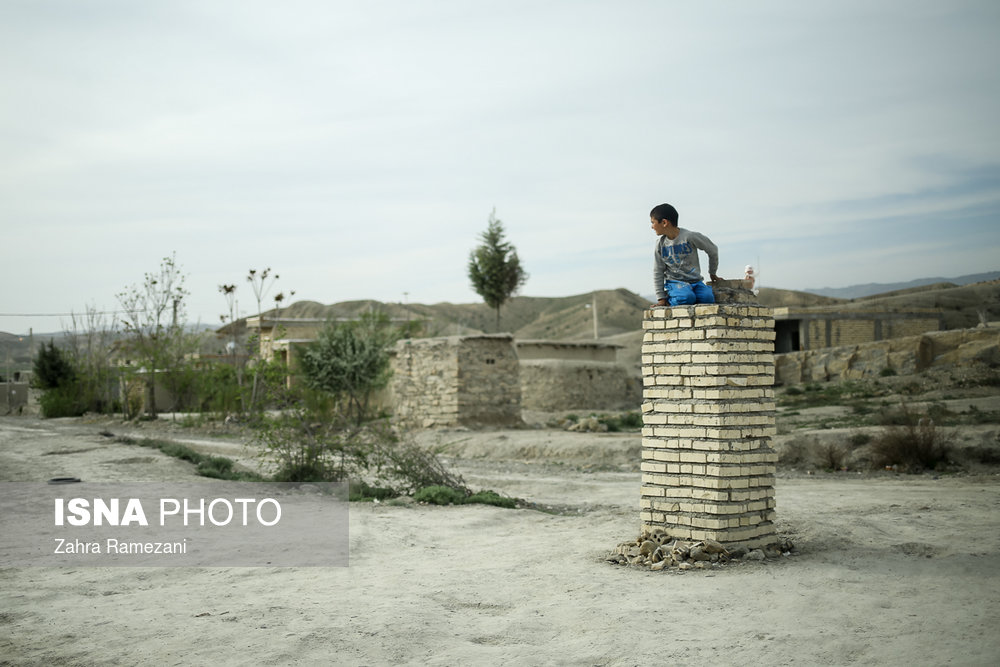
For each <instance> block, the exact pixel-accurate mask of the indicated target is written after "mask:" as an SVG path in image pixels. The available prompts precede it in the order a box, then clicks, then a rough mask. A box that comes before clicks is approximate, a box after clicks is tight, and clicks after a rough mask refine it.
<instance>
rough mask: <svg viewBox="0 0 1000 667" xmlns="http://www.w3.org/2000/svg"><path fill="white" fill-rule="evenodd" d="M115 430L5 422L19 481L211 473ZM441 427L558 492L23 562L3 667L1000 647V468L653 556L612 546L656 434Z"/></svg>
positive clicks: (792, 489)
mask: <svg viewBox="0 0 1000 667" xmlns="http://www.w3.org/2000/svg"><path fill="white" fill-rule="evenodd" d="M107 428H108V427H107V425H106V424H103V425H97V424H85V423H82V422H81V421H80V420H50V421H38V420H31V419H17V418H0V480H3V481H29V480H39V481H42V480H46V479H49V478H51V477H56V476H68V475H71V476H76V477H80V478H82V479H85V480H92V481H105V482H106V481H124V480H129V481H136V480H144V479H145V480H153V479H155V480H184V479H191V478H192V476H193V475H194V473H193V469H192V466H191V465H190V464H187V463H185V462H182V461H178V460H176V459H171V458H168V457H166V456H164V455H162V454H160V453H159V452H157V451H155V450H151V449H146V448H139V447H136V446H130V445H124V444H120V443H116V442H114V441H113V439H112V438H110V437H107V436H105V435H101V434H100V433H99V432H100V431H101V430H106V429H107ZM111 430H112V431H119V432H124V431H125V430H126V428H125V427H124V426H121V427H116V428H113V429H111ZM421 437H422V438H423V441H424V442H426V443H428V444H434V445H436V446H439V447H441V448H442V449H443V451H444V453H445V455H447V456H450V457H453V458H452V462H453V464H454V465H455V466H456V467H457V469H458V470H459V471H460V472H461V473H462V474H463V475H464V476H465V479H466V481H467V482H469V483H470V485H471V486H473V487H476V488H492V489H495V490H497V491H500V492H503V493H507V494H510V495H514V496H518V497H522V498H527V499H529V500H533V501H535V502H538V503H540V504H543V505H550V506H552V508H553V511H552V512H541V511H535V510H504V509H498V508H494V507H488V506H461V507H437V506H423V505H388V504H385V503H383V504H355V505H352V507H351V517H350V532H351V534H350V542H351V554H350V563H351V564H350V567H348V568H301V569H297V568H285V569H278V568H59V569H55V568H4V569H2V570H0V600H2V611H0V664H3V665H53V664H70V665H76V664H79V665H118V664H123V665H124V664H129V665H131V664H163V665H192V664H213V665H242V664H262V665H288V664H300V665H313V664H344V665H382V664H431V665H434V664H440V665H474V664H500V665H502V664H509V665H525V664H531V665H534V664H542V665H642V664H650V663H660V662H670V663H674V664H752V665H764V664H766V665H791V664H796V665H801V664H808V665H846V664H880V665H914V664H919V665H931V664H933V665H943V664H952V665H995V664H1000V636H998V633H997V628H998V627H1000V576H998V574H997V573H998V572H1000V555H998V554H1000V483H998V482H1000V479H998V477H997V476H995V475H992V476H991V475H979V476H949V477H941V478H935V477H933V476H917V477H905V476H899V477H897V476H871V475H863V476H862V475H844V476H839V475H814V476H805V475H802V476H790V475H779V479H778V482H777V487H776V494H777V502H778V507H777V512H778V528H779V532H780V533H781V534H782V535H784V536H787V537H790V538H791V539H792V540H793V541H794V542H795V543H796V545H797V547H798V549H799V555H796V556H789V557H784V558H781V559H779V560H773V561H767V562H763V563H740V564H735V565H728V566H725V567H721V568H716V569H709V570H701V571H691V572H686V573H680V572H676V571H664V572H649V571H642V570H637V569H630V568H626V567H621V566H613V565H610V564H608V563H606V562H605V561H604V557H605V556H606V555H607V554H608V552H609V551H610V550H611V549H612V548H613V547H614V546H615V545H616V544H617V543H619V542H621V541H625V540H629V539H632V538H634V537H635V536H636V535H637V534H638V530H639V520H638V494H639V492H638V487H639V475H638V472H637V471H636V468H637V462H634V461H632V460H631V457H632V456H633V455H634V454H635V452H636V449H635V447H636V442H637V437H636V436H634V435H633V436H628V435H607V434H605V435H587V434H565V433H562V432H553V431H545V430H540V431H530V430H524V431H510V432H499V431H493V432H484V433H478V432H472V431H465V432H458V431H455V432H434V433H428V434H423V435H422V436H421ZM189 439H191V440H200V441H201V445H199V446H203V447H207V448H212V447H215V448H217V450H216V451H218V452H219V453H222V452H226V453H228V454H230V455H239V452H240V451H242V447H241V446H240V444H239V443H234V442H232V441H218V440H212V439H208V438H201V437H192V438H189ZM244 455H245V453H244ZM247 460H249V459H247Z"/></svg>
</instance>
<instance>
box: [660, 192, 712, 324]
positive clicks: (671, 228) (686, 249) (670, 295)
mask: <svg viewBox="0 0 1000 667" xmlns="http://www.w3.org/2000/svg"><path fill="white" fill-rule="evenodd" d="M649 220H650V222H651V223H652V227H653V231H654V232H656V235H657V236H658V237H659V238H658V239H657V241H656V253H655V255H654V257H653V283H654V288H655V290H656V298H657V302H656V305H657V306H687V305H691V304H694V303H715V295H714V293H713V292H712V288H711V287H709V286H708V285H706V284H705V282H704V280H703V279H702V276H701V264H700V263H699V261H698V251H699V250H701V251H703V252H704V253H705V254H706V255H708V275H709V276H710V277H711V279H712V280H713V281H716V280H719V276H717V275H716V274H715V272H716V271H718V270H719V249H718V248H717V247H716V245H715V244H714V243H712V241H711V240H710V239H709V238H708V237H707V236H705V235H704V234H699V233H698V232H693V231H691V230H689V229H684V228H683V227H678V226H677V209H675V208H674V207H673V206H671V205H670V204H660V205H659V206H657V207H655V208H654V209H653V210H652V211H650V212H649Z"/></svg>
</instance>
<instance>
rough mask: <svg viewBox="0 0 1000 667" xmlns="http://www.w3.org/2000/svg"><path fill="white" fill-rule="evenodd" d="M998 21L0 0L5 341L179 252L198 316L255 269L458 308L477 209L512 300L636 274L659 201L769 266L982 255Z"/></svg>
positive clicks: (823, 7)
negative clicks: (493, 238)
mask: <svg viewBox="0 0 1000 667" xmlns="http://www.w3.org/2000/svg"><path fill="white" fill-rule="evenodd" d="M998 34H1000V3H998V2H996V1H995V0H984V1H982V2H973V1H965V2H963V1H949V2H942V1H940V0H930V1H923V0H892V1H879V0H862V1H850V0H835V1H810V2H801V1H799V0H787V1H773V2H753V1H749V0H748V1H746V2H742V1H741V2H735V1H730V2H711V1H709V2H697V3H695V2H686V1H684V2H682V1H667V0H660V1H646V2H643V1H635V0H614V1H611V0H608V1H599V2H598V1H585V0H577V1H568V0H565V1H564V0H545V1H539V0H530V1H519V0H496V1H493V0H453V1H446V0H419V2H415V1H410V0H365V1H364V2H360V1H357V0H353V1H351V2H341V1H338V0H283V1H282V2H271V1H267V2H264V1H255V0H227V1H223V0H191V1H185V0H169V1H168V0H161V1H155V0H145V1H142V2H136V1H135V0H117V1H107V0H105V1H101V0H86V1H80V0H65V1H62V2H54V1H52V0H3V2H0V77H2V78H0V81H2V86H0V225H2V231H3V235H2V239H3V255H2V261H0V280H2V281H3V292H2V294H3V296H2V301H0V330H2V331H9V332H13V333H26V332H27V331H28V329H29V328H31V327H33V328H34V330H35V331H36V332H46V331H54V330H58V329H60V328H61V326H63V325H65V324H67V323H68V321H69V320H68V318H66V317H12V316H11V314H28V313H37V314H57V313H68V312H71V311H72V312H82V311H83V310H85V309H86V308H87V307H96V308H98V309H100V310H109V311H111V310H115V309H116V308H118V303H117V301H116V296H115V295H116V294H118V293H119V292H121V291H123V290H124V289H126V288H127V287H129V286H130V285H133V284H139V283H141V282H142V280H143V276H144V274H145V273H147V272H152V271H155V270H156V269H157V267H158V266H159V264H160V261H161V259H162V258H163V257H165V256H169V255H170V254H171V253H176V258H177V262H178V263H179V264H180V266H181V269H182V271H183V272H184V273H185V274H186V275H187V283H186V287H187V289H188V291H189V292H190V293H191V294H190V297H189V300H188V319H189V320H190V321H192V322H194V321H199V320H200V321H201V322H202V323H213V322H218V318H219V314H221V313H222V312H224V311H225V310H226V307H225V302H224V299H223V297H222V296H221V295H220V294H219V292H218V286H219V285H221V284H224V283H235V284H237V285H239V291H238V294H239V298H240V308H241V310H242V311H243V312H244V313H247V312H250V311H252V310H253V308H254V306H253V299H252V295H251V291H250V289H249V286H248V284H247V283H246V281H245V276H246V274H247V271H248V269H250V268H257V269H263V268H265V267H272V268H273V269H274V270H275V271H276V272H277V273H278V274H280V276H281V278H280V280H279V281H278V282H277V284H276V287H275V291H278V290H284V291H285V292H286V293H287V292H288V291H289V290H295V291H296V294H295V296H294V297H293V299H292V300H294V301H297V300H302V299H308V300H312V301H318V302H321V303H327V304H328V303H335V302H338V301H344V300H350V299H366V298H371V299H378V300H380V301H403V300H404V298H405V299H406V300H408V301H409V302H411V303H413V302H418V303H438V302H442V301H450V302H455V303H473V302H477V301H479V300H480V299H479V297H478V296H477V295H476V294H475V293H474V292H473V291H472V289H471V288H470V287H469V281H468V279H467V276H466V264H467V261H468V255H469V251H470V250H471V249H472V248H473V247H474V246H475V245H477V243H478V242H479V235H480V233H481V232H482V231H483V230H484V229H485V227H486V224H487V220H488V219H489V216H490V212H491V211H492V210H493V209H494V207H495V208H496V214H497V217H498V218H499V219H500V220H502V222H503V223H504V226H505V228H506V230H507V236H508V239H509V240H510V241H511V242H513V243H514V245H515V246H516V247H517V249H518V252H519V255H520V258H521V260H522V263H523V265H524V267H525V268H526V269H527V271H528V272H529V274H530V278H529V280H528V282H527V284H526V286H525V287H524V289H523V290H522V292H521V293H522V294H525V295H528V296H568V295H572V294H581V293H586V292H589V291H591V290H595V289H613V288H617V287H625V288H628V289H630V290H632V291H635V292H637V293H639V294H643V295H647V294H651V293H652V292H653V286H652V278H651V275H652V249H653V244H654V242H655V236H654V234H653V232H652V231H651V230H650V227H649V216H648V214H649V209H650V208H652V207H653V206H654V205H656V204H659V203H662V202H670V203H672V204H674V205H675V206H676V207H677V208H678V210H679V211H680V223H681V226H682V227H687V228H689V229H694V230H698V231H701V232H703V233H705V234H707V235H708V236H709V237H711V238H712V240H713V241H715V242H716V243H717V244H718V245H719V247H720V255H721V265H720V275H722V277H742V273H743V268H744V266H745V265H746V264H753V265H755V266H757V268H758V273H759V276H760V283H761V284H762V285H765V286H770V287H780V288H785V289H803V288H809V287H813V288H817V287H825V286H829V287H840V286H846V285H852V284H857V283H866V282H894V281H905V280H910V279H914V278H920V277H928V276H944V277H954V276H959V275H964V274H968V273H978V272H983V271H992V270H1000V254H998V248H1000V224H998V223H1000V219H998V218H1000V130H998V128H1000V120H998V119H1000V39H998V38H997V35H998ZM703 268H707V267H706V266H705V264H704V261H703ZM404 293H406V296H405V297H404Z"/></svg>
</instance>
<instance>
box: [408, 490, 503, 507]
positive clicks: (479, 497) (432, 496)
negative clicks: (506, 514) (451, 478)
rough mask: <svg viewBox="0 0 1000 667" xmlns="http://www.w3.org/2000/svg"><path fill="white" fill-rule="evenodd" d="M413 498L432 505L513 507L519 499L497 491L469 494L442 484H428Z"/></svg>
mask: <svg viewBox="0 0 1000 667" xmlns="http://www.w3.org/2000/svg"><path fill="white" fill-rule="evenodd" d="M413 499H414V500H415V501H417V502H418V503H429V504H431V505H473V504H479V505H493V506H495V507H504V508H507V509H513V508H515V507H517V499H515V498H509V497H507V496H501V495H500V494H499V493H497V492H496V491H489V490H486V491H478V492H476V493H473V494H469V493H468V492H467V490H466V489H456V488H454V487H451V486H443V485H440V484H437V485H434V486H426V487H424V488H422V489H419V490H418V491H417V492H416V493H414V494H413Z"/></svg>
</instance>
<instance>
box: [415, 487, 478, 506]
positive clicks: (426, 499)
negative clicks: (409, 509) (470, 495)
mask: <svg viewBox="0 0 1000 667" xmlns="http://www.w3.org/2000/svg"><path fill="white" fill-rule="evenodd" d="M413 499H414V500H415V501H417V502H418V503H429V504H431V505H461V504H462V503H464V502H465V499H466V494H465V493H464V492H462V491H460V490H458V489H455V488H453V487H450V486H442V485H440V484H436V485H434V486H425V487H424V488H422V489H418V490H417V492H416V493H414V494H413Z"/></svg>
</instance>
